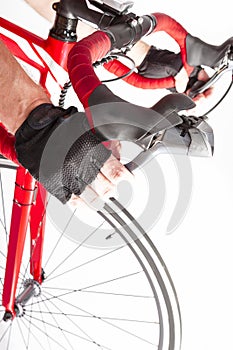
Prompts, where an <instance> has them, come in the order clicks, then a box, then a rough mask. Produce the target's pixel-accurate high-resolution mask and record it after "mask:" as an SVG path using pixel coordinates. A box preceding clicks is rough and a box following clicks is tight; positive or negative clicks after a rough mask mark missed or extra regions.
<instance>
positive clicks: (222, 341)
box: [0, 0, 233, 350]
mask: <svg viewBox="0 0 233 350" xmlns="http://www.w3.org/2000/svg"><path fill="white" fill-rule="evenodd" d="M230 5H231V3H230V0H223V1H221V3H213V2H212V1H205V2H203V1H201V0H197V1H196V2H188V1H184V0H176V1H174V0H161V1H160V2H159V1H157V2H154V3H152V1H145V0H144V1H141V0H137V1H135V6H134V8H133V10H134V12H137V13H141V14H147V13H151V12H165V13H167V14H169V15H171V16H172V17H174V18H175V19H176V20H177V21H179V22H180V23H181V24H182V25H183V26H184V27H185V28H186V29H187V30H188V31H189V32H190V33H191V34H192V35H194V36H198V37H200V38H201V39H202V40H204V41H206V42H209V43H212V44H220V43H222V42H223V41H225V40H226V39H227V38H228V37H230V36H232V30H233V25H232V11H231V10H230ZM0 14H1V16H3V17H6V18H8V19H11V20H12V21H15V22H16V23H17V24H18V23H19V24H21V25H23V26H25V27H27V28H30V30H32V31H34V32H35V33H37V34H41V35H45V33H46V32H47V30H48V28H49V27H50V24H49V23H48V22H47V21H45V20H43V19H42V18H41V17H40V16H38V15H37V14H36V13H35V12H34V11H32V10H31V9H30V8H29V7H28V6H26V5H25V3H24V1H23V0H8V1H3V0H1V7H0ZM149 42H154V44H155V45H158V46H160V47H163V46H164V47H166V48H169V47H168V43H169V42H168V41H167V38H164V37H158V39H156V37H151V38H150V39H149ZM172 45H173V44H171V48H173V46H172ZM174 49H176V47H174ZM123 86H124V85H123ZM124 87H125V86H124ZM115 89H116V90H117V85H116V87H115ZM125 89H126V88H125ZM121 91H122V88H121ZM126 92H127V94H129V99H130V100H131V101H134V102H135V103H138V101H140V103H141V104H144V105H147V104H148V105H150V104H154V103H155V102H156V101H157V100H158V99H159V98H160V97H161V95H162V94H164V92H161V91H153V92H151V91H150V92H146V93H145V92H141V91H136V89H134V88H127V89H126V90H124V92H123V94H125V93H126ZM214 97H216V95H214ZM231 107H232V91H231V92H230V95H229V96H228V97H227V98H226V100H225V101H224V102H223V103H222V105H221V106H220V107H218V108H217V109H216V111H214V112H213V113H212V114H211V115H210V124H211V126H212V127H213V129H214V132H215V154H214V157H213V158H211V159H199V158H198V159H196V158H195V159H192V171H193V195H192V201H191V204H190V206H189V208H188V211H187V213H186V216H185V218H184V220H183V222H182V223H181V225H180V226H179V227H178V228H177V229H176V230H175V232H173V233H172V234H171V235H166V227H167V224H168V218H169V212H171V210H172V205H173V204H174V203H175V199H176V198H175V197H176V196H177V193H176V191H174V190H173V187H174V181H175V180H174V179H173V178H172V177H168V176H166V174H165V175H164V176H165V177H166V181H167V191H168V194H167V203H166V204H167V209H166V210H165V211H164V213H163V215H162V217H161V219H160V220H159V222H158V224H157V226H156V227H154V229H153V230H152V231H151V232H150V233H149V234H150V237H151V238H152V239H153V240H154V242H155V243H156V244H157V247H158V249H159V251H160V252H161V255H162V257H163V258H164V260H165V262H166V263H167V265H168V267H169V270H170V272H171V275H172V277H173V279H174V282H175V285H176V288H177V292H178V296H179V300H180V303H181V309H182V316H183V331H184V334H183V347H182V350H196V349H198V350H206V349H207V350H219V349H224V350H228V349H229V350H230V349H232V346H233V344H232V343H233V341H232V314H233V298H232V296H233V283H232V280H233V277H232V276H233V273H232V272H233V254H232V238H231V237H232V234H233V230H232V227H233V225H232V220H233V215H232V209H233V205H232V204H233V199H232V198H233V197H232V195H233V184H232V179H233V167H232V147H233V146H232V142H233V141H232V132H233V115H232V114H233V113H232V109H231ZM167 172H170V169H167ZM173 173H174V172H173ZM169 191H170V192H169Z"/></svg>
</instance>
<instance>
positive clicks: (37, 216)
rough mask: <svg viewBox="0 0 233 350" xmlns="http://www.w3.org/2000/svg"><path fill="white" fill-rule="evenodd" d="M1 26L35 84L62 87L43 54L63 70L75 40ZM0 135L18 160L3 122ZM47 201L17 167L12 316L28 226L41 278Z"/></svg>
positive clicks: (9, 284)
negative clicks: (35, 75)
mask: <svg viewBox="0 0 233 350" xmlns="http://www.w3.org/2000/svg"><path fill="white" fill-rule="evenodd" d="M0 25H1V29H2V30H1V31H2V32H3V33H0V39H1V40H2V41H3V42H4V43H5V44H6V46H7V47H8V48H9V49H10V51H11V52H12V54H13V55H14V56H15V57H17V58H18V59H19V60H20V61H22V62H24V63H26V64H28V65H30V66H31V67H33V68H35V69H36V70H37V71H38V72H39V79H38V83H40V84H41V86H42V87H44V88H45V89H46V91H47V92H48V95H50V94H49V91H48V88H47V79H48V77H52V79H53V81H55V83H56V84H58V85H59V87H61V83H60V82H59V81H58V78H57V77H56V76H55V74H54V72H53V70H52V69H51V67H50V66H49V64H48V63H47V62H46V60H45V58H44V57H43V56H44V55H43V53H47V54H48V55H49V57H50V59H52V61H53V62H56V63H57V64H58V65H59V66H61V67H62V68H63V69H64V70H65V71H66V69H67V68H66V64H67V62H66V58H67V56H68V52H69V51H70V49H71V48H72V47H73V45H74V43H72V42H63V41H60V40H57V39H54V38H52V37H51V36H48V38H47V39H42V38H40V37H38V36H36V35H34V34H32V33H30V32H29V31H27V30H25V29H23V28H21V27H19V26H17V25H15V24H13V23H11V22H9V21H7V20H5V19H3V18H0ZM12 34H13V35H12ZM15 38H16V39H15ZM22 38H23V39H24V45H25V41H26V45H27V46H28V48H29V49H30V50H32V52H33V53H34V55H35V57H36V60H33V59H32V58H31V57H29V56H27V55H26V54H25V50H23V49H22V48H21V47H20V45H19V43H18V39H20V40H21V41H22ZM20 40H19V41H20ZM41 49H42V53H41ZM0 135H1V145H0V148H1V150H0V151H1V154H3V155H4V156H5V157H6V158H8V159H11V160H12V161H14V162H16V163H17V158H16V154H15V150H14V138H13V137H12V135H10V134H9V133H8V132H7V131H6V129H5V128H4V126H3V125H0ZM46 201H47V192H46V190H45V189H44V188H43V186H42V185H41V184H40V183H38V182H36V181H35V180H34V179H33V178H32V176H31V175H30V174H29V172H28V171H27V170H26V169H24V168H23V167H21V166H19V167H18V168H17V174H16V184H15V192H14V199H13V205H12V218H11V227H10V235H9V245H8V255H7V263H6V271H5V283H4V288H3V296H2V304H3V306H4V307H5V309H6V312H7V313H8V315H9V314H10V315H11V316H12V318H13V317H15V315H16V311H15V294H16V288H17V281H18V276H19V271H20V265H21V260H22V254H23V250H24V243H25V237H26V232H27V229H28V227H29V228H30V245H31V255H30V256H31V260H30V272H31V275H32V278H33V279H34V280H35V281H37V282H38V283H40V284H41V283H42V280H43V273H42V251H43V242H44V227H45V217H46V216H45V210H46Z"/></svg>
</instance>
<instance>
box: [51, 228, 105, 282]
mask: <svg viewBox="0 0 233 350" xmlns="http://www.w3.org/2000/svg"><path fill="white" fill-rule="evenodd" d="M103 223H104V222H103ZM103 223H101V224H100V225H99V226H98V227H97V228H95V229H94V230H93V231H92V232H91V233H90V234H89V235H88V236H87V237H86V238H85V239H84V240H83V241H82V242H81V243H79V244H78V246H77V247H76V248H75V249H74V250H73V251H72V252H71V253H70V254H69V255H68V256H67V257H66V258H65V259H64V260H62V261H61V262H60V263H59V264H58V265H57V266H56V267H55V268H54V269H53V270H52V271H51V272H50V273H49V274H48V276H47V278H49V277H50V276H51V275H52V274H53V273H54V272H55V271H56V270H57V269H58V268H59V267H61V266H62V265H63V264H64V263H65V262H66V261H67V260H68V259H70V258H71V256H72V255H73V254H74V253H75V252H77V250H78V249H79V248H80V247H82V245H83V244H84V243H85V242H87V241H88V239H89V238H90V237H91V236H93V234H94V233H95V232H97V231H98V230H99V229H100V227H101V226H102V225H103ZM66 227H67V226H66ZM63 234H64V233H63ZM81 266H82V265H81ZM76 268H77V267H76ZM71 271H72V270H71ZM58 276H60V275H58ZM56 277H57V276H55V277H53V278H56ZM53 278H52V279H53ZM50 280H51V278H50Z"/></svg>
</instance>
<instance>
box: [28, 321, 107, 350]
mask: <svg viewBox="0 0 233 350" xmlns="http://www.w3.org/2000/svg"><path fill="white" fill-rule="evenodd" d="M30 318H31V319H32V320H34V321H36V322H42V321H41V319H40V318H37V317H33V316H30ZM27 322H29V321H28V320H27ZM31 324H32V325H33V327H35V328H36V329H38V330H39V331H40V332H42V333H44V332H43V331H42V330H41V329H40V328H39V327H38V326H36V325H35V323H33V322H32V321H31ZM46 325H47V326H50V327H52V328H56V329H57V326H55V325H54V324H52V323H49V322H46ZM59 330H62V331H63V332H66V333H67V334H70V335H72V336H74V337H76V338H79V339H82V340H84V341H87V342H89V343H93V344H95V345H97V346H101V345H99V344H97V343H96V342H94V341H91V340H89V339H87V338H84V337H82V336H80V335H78V334H76V333H74V332H71V331H69V330H67V329H64V328H61V327H60V328H59ZM49 338H50V339H52V340H53V341H54V342H55V343H56V344H58V345H59V346H60V347H62V348H63V349H65V350H67V349H66V348H64V347H63V345H61V344H60V343H59V342H57V341H56V340H55V339H54V338H52V337H51V336H49ZM102 347H103V346H102ZM104 349H108V350H111V349H109V348H106V347H104Z"/></svg>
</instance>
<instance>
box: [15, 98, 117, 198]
mask: <svg viewBox="0 0 233 350" xmlns="http://www.w3.org/2000/svg"><path fill="white" fill-rule="evenodd" d="M15 138H16V143H15V149H16V153H17V156H18V160H19V162H20V163H21V164H22V166H23V167H24V168H26V169H28V170H29V172H30V173H31V175H32V176H33V177H34V178H35V179H36V180H38V181H39V182H41V183H42V184H43V186H44V187H45V188H46V189H47V190H48V192H50V193H51V194H52V195H54V196H55V197H57V198H58V199H59V200H60V201H61V202H62V203H66V202H67V201H68V200H69V199H70V197H71V194H72V193H74V194H76V195H80V194H81V193H82V192H83V191H84V189H85V187H86V186H87V185H88V184H90V183H91V182H92V181H93V180H94V179H95V178H96V176H97V174H98V173H99V171H100V169H101V167H102V166H103V164H104V163H105V162H106V160H107V159H108V158H109V157H110V155H111V151H109V150H107V148H105V147H104V146H103V145H102V144H101V141H102V140H100V139H99V138H98V137H97V136H96V135H95V134H94V133H93V132H92V131H90V127H89V124H88V121H87V118H86V116H85V114H84V113H80V112H78V111H77V109H76V108H75V107H70V108H68V109H67V110H65V109H63V108H60V107H55V106H53V105H52V104H47V103H46V104H42V105H40V106H38V107H37V108H35V109H34V110H33V111H32V112H31V113H30V115H29V117H28V118H27V119H26V120H25V122H24V123H23V124H22V125H21V126H20V128H19V129H18V130H17V132H16V134H15Z"/></svg>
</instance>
